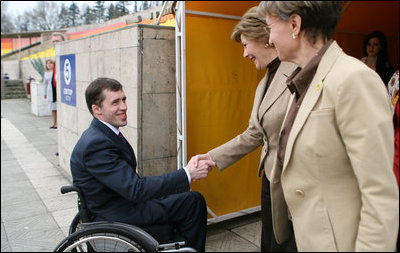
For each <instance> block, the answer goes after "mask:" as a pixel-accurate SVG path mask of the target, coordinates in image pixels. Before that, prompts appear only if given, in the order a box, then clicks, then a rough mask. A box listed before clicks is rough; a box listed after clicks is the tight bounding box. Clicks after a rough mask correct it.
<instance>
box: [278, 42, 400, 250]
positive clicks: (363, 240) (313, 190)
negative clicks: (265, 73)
mask: <svg viewBox="0 0 400 253" xmlns="http://www.w3.org/2000/svg"><path fill="white" fill-rule="evenodd" d="M384 87H385V86H384V84H383V83H382V81H381V80H380V78H379V76H378V75H377V74H376V73H375V72H374V71H373V70H371V69H369V68H368V67H367V66H366V65H365V64H363V63H362V62H361V61H360V60H357V59H355V58H353V57H350V56H348V55H346V54H345V53H344V52H343V51H342V49H341V48H340V47H339V46H338V45H337V43H336V42H333V44H332V45H331V46H330V47H329V48H328V50H327V51H326V53H325V55H324V56H323V57H322V59H321V62H320V64H319V67H318V69H317V72H316V74H315V77H314V79H313V80H312V82H311V84H310V87H309V88H308V91H307V94H306V95H305V98H304V100H303V103H302V105H301V107H300V109H299V112H298V115H297V117H296V119H295V121H294V123H293V128H292V130H291V132H290V135H289V139H288V143H287V148H286V155H285V160H284V164H283V168H282V171H281V170H280V169H279V166H277V163H276V160H275V162H274V166H273V169H272V175H271V177H272V178H271V199H272V209H273V211H272V212H273V223H274V231H275V236H276V238H277V240H278V242H283V241H285V240H286V239H287V238H288V229H289V223H288V213H289V215H291V218H292V222H293V227H294V232H295V237H296V243H297V248H298V250H299V251H321V252H322V251H394V250H395V244H396V239H397V230H398V226H399V193H398V189H397V183H396V181H395V177H394V173H393V171H392V168H393V154H394V147H393V146H394V145H393V143H394V140H393V136H394V134H393V123H392V113H391V108H390V103H389V99H388V95H387V92H386V90H385V88H384Z"/></svg>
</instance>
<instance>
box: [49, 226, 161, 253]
mask: <svg viewBox="0 0 400 253" xmlns="http://www.w3.org/2000/svg"><path fill="white" fill-rule="evenodd" d="M157 247H158V243H157V241H155V240H154V238H152V237H151V236H149V235H148V234H147V233H146V232H144V231H143V230H141V229H140V228H137V227H128V226H126V225H119V224H115V223H109V224H97V225H92V226H88V227H86V228H84V229H81V230H78V231H76V232H75V233H73V234H71V235H69V236H68V237H66V238H65V239H64V240H63V241H61V242H60V243H59V244H58V245H57V247H56V248H55V249H54V252H70V251H74V252H76V251H78V252H96V251H100V252H154V251H156V250H157Z"/></svg>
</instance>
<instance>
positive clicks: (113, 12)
mask: <svg viewBox="0 0 400 253" xmlns="http://www.w3.org/2000/svg"><path fill="white" fill-rule="evenodd" d="M117 17H119V13H118V10H117V9H116V8H115V7H114V4H110V5H109V6H108V9H107V20H110V19H114V18H117Z"/></svg>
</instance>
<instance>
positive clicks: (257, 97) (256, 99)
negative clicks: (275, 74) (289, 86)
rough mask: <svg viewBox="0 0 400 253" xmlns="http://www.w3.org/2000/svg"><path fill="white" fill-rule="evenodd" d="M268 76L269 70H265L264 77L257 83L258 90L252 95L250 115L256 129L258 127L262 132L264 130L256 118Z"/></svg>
mask: <svg viewBox="0 0 400 253" xmlns="http://www.w3.org/2000/svg"><path fill="white" fill-rule="evenodd" d="M268 76H269V72H267V73H266V74H265V76H264V78H263V79H262V80H261V81H260V83H259V85H260V87H259V89H258V92H256V95H255V97H254V108H253V111H252V115H251V117H253V122H254V124H255V126H256V127H257V128H258V129H260V130H261V131H262V132H264V130H263V128H262V126H261V124H260V120H259V118H258V111H259V108H260V105H261V103H262V100H263V94H264V93H265V89H266V88H267V81H266V80H267V79H268ZM254 119H255V120H254Z"/></svg>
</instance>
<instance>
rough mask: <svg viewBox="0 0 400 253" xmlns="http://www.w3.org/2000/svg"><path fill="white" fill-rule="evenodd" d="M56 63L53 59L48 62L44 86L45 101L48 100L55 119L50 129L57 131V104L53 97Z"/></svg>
mask: <svg viewBox="0 0 400 253" xmlns="http://www.w3.org/2000/svg"><path fill="white" fill-rule="evenodd" d="M54 66H55V62H54V61H53V60H51V59H48V60H46V71H45V72H44V77H43V84H44V99H46V100H47V103H48V106H49V110H50V111H51V116H52V118H53V125H52V126H50V129H57V102H55V101H56V100H55V99H54V97H53V96H55V92H54V90H55V87H53V81H54V79H53V73H54Z"/></svg>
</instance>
